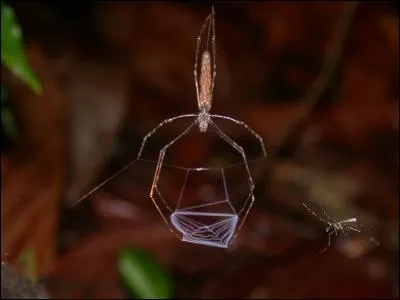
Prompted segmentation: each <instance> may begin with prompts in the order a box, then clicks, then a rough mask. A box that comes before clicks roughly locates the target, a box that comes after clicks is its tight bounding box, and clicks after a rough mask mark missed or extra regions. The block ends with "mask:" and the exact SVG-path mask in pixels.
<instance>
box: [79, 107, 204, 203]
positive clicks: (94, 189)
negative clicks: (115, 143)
mask: <svg viewBox="0 0 400 300" xmlns="http://www.w3.org/2000/svg"><path fill="white" fill-rule="evenodd" d="M190 117H197V115H196V114H186V115H180V116H177V117H173V118H170V119H166V120H164V121H162V122H161V123H160V124H158V125H157V126H156V127H155V128H154V129H152V130H151V131H150V132H149V133H148V134H147V135H146V136H145V137H144V138H143V141H142V144H141V146H140V150H139V153H138V156H137V157H136V158H135V159H132V160H131V161H130V162H128V163H127V164H126V165H125V166H124V167H122V168H121V169H119V170H118V171H117V172H115V173H114V174H113V175H111V176H110V177H108V178H107V179H106V180H104V181H103V182H101V183H100V184H98V185H97V186H96V187H95V188H93V189H91V190H90V191H89V192H87V193H86V194H84V195H83V196H81V197H80V198H79V199H77V200H76V201H74V202H73V203H72V204H71V206H75V205H77V204H78V203H79V202H81V201H82V200H83V199H85V198H87V197H88V196H90V195H91V194H93V193H94V192H96V191H98V190H99V189H100V188H101V187H102V186H104V185H105V184H106V183H107V182H109V181H110V180H112V179H114V178H115V177H117V176H118V175H120V174H121V173H123V172H124V171H126V170H127V169H128V168H129V167H130V166H132V164H134V163H135V162H136V160H138V159H140V156H141V155H142V152H143V148H144V146H145V145H146V142H147V140H148V139H149V138H150V137H151V136H152V135H153V134H154V133H155V132H156V131H157V130H158V129H159V128H160V127H162V126H164V125H165V124H168V123H171V122H172V121H175V120H177V119H182V118H190Z"/></svg>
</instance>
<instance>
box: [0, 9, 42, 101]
mask: <svg viewBox="0 0 400 300" xmlns="http://www.w3.org/2000/svg"><path fill="white" fill-rule="evenodd" d="M1 62H2V63H3V64H4V65H5V66H7V68H9V69H10V70H11V72H12V73H13V74H14V75H15V76H17V77H18V78H20V79H21V80H22V81H23V82H24V83H25V84H27V85H28V86H29V87H30V88H31V89H32V90H33V91H34V92H35V93H36V94H38V95H41V94H42V87H41V85H40V82H39V80H38V79H37V77H36V76H35V74H34V73H33V71H32V69H31V67H30V65H29V62H28V59H27V57H26V56H25V51H24V44H23V39H22V30H21V27H20V26H19V24H18V22H17V20H16V18H15V14H14V10H13V9H12V8H11V7H10V6H8V5H6V4H5V3H1Z"/></svg>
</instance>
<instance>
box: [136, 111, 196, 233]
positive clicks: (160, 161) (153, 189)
mask: <svg viewBox="0 0 400 300" xmlns="http://www.w3.org/2000/svg"><path fill="white" fill-rule="evenodd" d="M193 116H196V117H197V115H184V116H178V117H175V118H172V119H168V120H166V121H164V122H163V123H160V125H158V126H157V127H156V128H155V129H153V130H152V131H151V132H150V133H149V134H148V135H147V136H146V137H147V138H149V137H150V136H151V135H152V134H154V132H155V131H156V130H157V129H158V128H160V127H161V126H163V125H164V124H166V123H169V122H171V121H173V120H176V119H178V118H183V117H193ZM197 123H198V120H197V119H196V120H195V121H194V122H193V123H192V124H191V125H190V126H188V127H187V128H186V129H185V130H184V131H183V132H181V133H180V134H179V135H178V136H177V137H176V138H174V139H173V140H172V141H171V142H169V143H168V144H166V145H165V146H164V147H163V148H162V149H161V150H160V153H159V155H158V161H157V166H156V171H155V173H154V178H153V183H152V185H151V189H150V198H151V200H152V201H153V203H154V205H155V206H156V208H157V210H158V212H159V214H160V215H161V217H162V219H163V221H164V222H165V224H166V225H167V226H168V221H167V219H166V217H165V215H164V213H163V212H162V210H161V208H160V206H159V204H158V203H157V200H156V198H155V196H154V194H155V192H156V193H159V190H158V187H157V184H158V179H159V177H160V172H161V169H162V165H163V162H164V157H165V154H166V152H167V150H168V148H169V147H171V146H172V145H173V144H174V143H176V142H177V141H178V140H179V139H180V138H181V137H183V136H184V135H186V134H187V133H188V132H189V131H190V130H191V129H192V128H193V126H195V125H197ZM146 137H145V139H147V138H146ZM143 143H145V140H144V141H143ZM142 148H143V146H142ZM160 198H161V201H162V202H163V204H164V206H165V208H166V209H167V210H168V211H169V212H171V213H172V212H173V209H172V208H171V207H169V205H168V204H167V203H166V202H165V201H164V199H163V198H162V197H160ZM168 227H169V226H168ZM170 231H171V232H172V233H174V234H175V235H176V233H175V232H174V231H173V230H171V229H170ZM176 236H177V235H176ZM177 237H178V236H177ZM178 238H179V237H178Z"/></svg>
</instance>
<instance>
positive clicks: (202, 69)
mask: <svg viewBox="0 0 400 300" xmlns="http://www.w3.org/2000/svg"><path fill="white" fill-rule="evenodd" d="M206 29H207V39H206V47H205V50H204V51H203V52H202V53H201V55H200V48H201V42H202V37H203V35H204V34H205V30H206ZM215 52H216V42H215V12H214V7H212V8H211V13H210V14H209V15H208V16H207V18H206V19H205V21H204V23H203V26H202V27H201V30H200V33H199V34H198V36H197V41H196V55H195V62H194V70H193V74H194V81H195V89H196V97H197V106H198V113H197V114H185V115H179V116H176V117H173V118H170V119H166V120H164V121H162V122H161V123H160V124H158V126H156V127H155V128H154V129H153V130H151V131H150V132H149V133H148V134H147V135H146V136H145V137H144V138H143V141H142V144H141V147H140V150H139V153H138V156H137V159H140V158H141V155H142V152H143V149H144V147H145V145H146V143H147V141H148V139H149V138H150V137H151V136H152V135H153V134H154V133H155V132H156V131H157V130H158V129H160V128H161V127H162V126H164V125H166V124H169V123H171V122H174V121H175V120H178V119H185V118H192V119H194V121H193V122H192V124H191V125H190V126H188V127H187V128H186V129H185V130H183V131H182V132H181V133H180V134H179V135H178V136H177V137H176V138H175V139H173V140H172V141H170V142H169V143H168V144H166V145H164V146H163V147H162V149H161V150H160V152H159V157H158V161H157V166H156V170H155V174H154V178H153V183H152V187H151V191H150V198H151V199H152V201H153V203H154V204H155V206H156V208H157V210H158V211H159V213H160V214H161V216H162V218H163V219H164V222H165V223H166V224H167V225H168V222H167V220H166V218H165V216H164V214H163V213H162V211H161V209H160V207H159V205H158V204H157V201H156V199H155V196H154V193H155V192H156V191H157V183H158V179H159V175H160V171H161V168H162V165H163V161H164V157H165V154H166V152H167V150H168V148H169V147H171V146H172V145H173V144H175V143H176V142H177V141H178V140H179V139H180V138H182V137H183V136H184V135H186V134H187V133H188V132H189V131H190V130H191V129H192V128H193V127H195V126H198V129H199V131H200V132H201V133H206V132H207V131H208V129H209V127H213V129H215V131H216V133H217V134H218V135H219V136H220V137H221V138H222V139H223V140H225V141H226V142H227V143H228V144H229V145H231V146H232V147H233V148H234V149H235V150H236V151H237V152H238V153H239V154H240V155H241V157H242V159H243V163H244V165H245V167H246V171H247V177H248V178H247V180H248V183H249V186H250V194H251V195H250V196H249V197H248V198H247V200H246V202H245V204H244V205H243V207H242V209H241V210H240V212H239V215H242V214H243V213H244V218H243V219H242V221H241V224H240V225H239V229H240V227H241V225H242V224H243V222H244V220H245V219H246V217H247V214H248V212H249V210H250V209H251V207H252V205H253V203H254V200H255V199H254V196H253V190H254V183H253V179H252V176H251V174H250V170H249V167H248V164H247V157H246V153H245V151H244V149H243V147H242V146H241V145H239V144H237V143H236V142H235V141H234V140H233V139H231V138H230V137H229V136H228V135H227V134H225V133H224V132H223V131H222V130H221V129H220V128H219V127H218V126H217V125H216V124H215V122H214V120H216V119H224V120H228V121H231V122H233V123H235V124H237V125H240V126H242V127H244V128H245V129H246V130H247V131H248V132H250V134H252V135H253V136H254V137H255V138H256V139H257V140H258V142H259V143H260V145H261V150H262V157H266V156H267V152H266V150H265V146H264V142H263V139H262V138H261V136H260V135H258V134H257V133H256V132H255V131H254V130H252V129H251V128H250V127H249V126H248V125H247V124H245V123H244V122H242V121H239V120H236V119H234V118H231V117H228V116H223V115H215V114H211V113H210V110H211V106H212V102H213V92H214V87H215V78H216V73H217V72H216V54H215ZM199 57H201V59H200V61H199ZM198 72H199V73H200V76H198ZM249 202H250V203H249ZM164 204H165V203H164ZM171 212H173V211H171ZM239 215H238V216H239Z"/></svg>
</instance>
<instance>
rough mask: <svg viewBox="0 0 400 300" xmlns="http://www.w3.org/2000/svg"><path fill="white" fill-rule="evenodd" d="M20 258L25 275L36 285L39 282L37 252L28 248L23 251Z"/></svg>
mask: <svg viewBox="0 0 400 300" xmlns="http://www.w3.org/2000/svg"><path fill="white" fill-rule="evenodd" d="M18 258H19V262H20V264H22V267H23V270H24V274H25V275H26V276H28V277H29V279H30V280H31V281H32V282H33V283H36V282H37V280H38V274H37V270H36V255H35V250H33V249H30V248H26V249H24V250H22V252H21V253H20V254H19V257H18Z"/></svg>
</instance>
